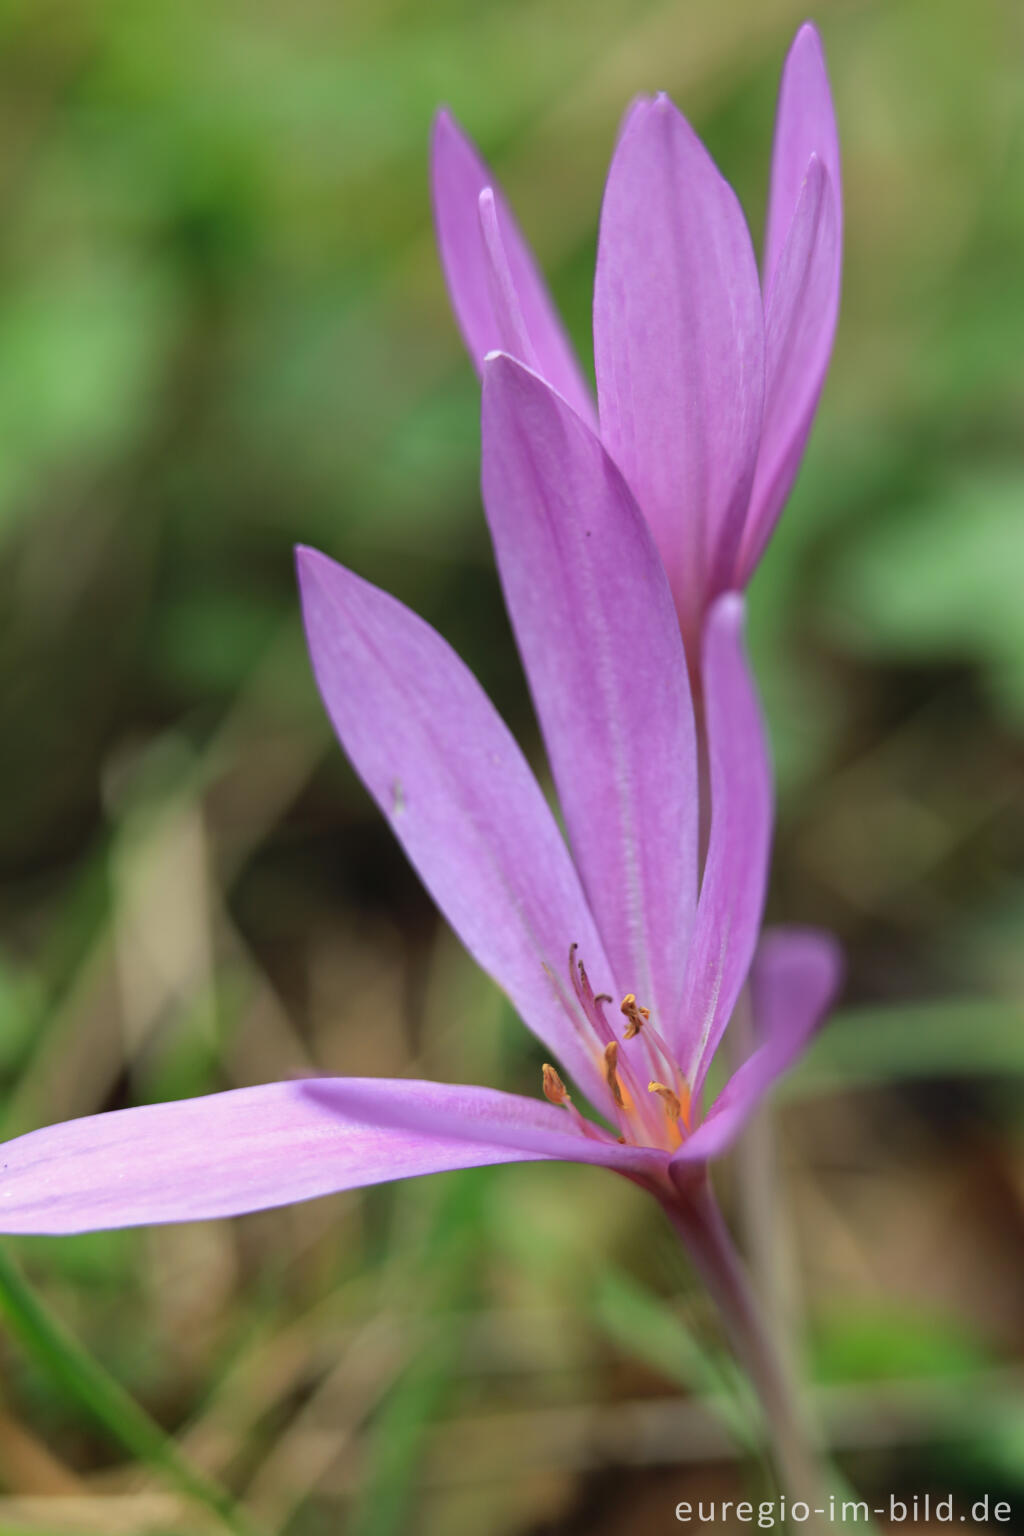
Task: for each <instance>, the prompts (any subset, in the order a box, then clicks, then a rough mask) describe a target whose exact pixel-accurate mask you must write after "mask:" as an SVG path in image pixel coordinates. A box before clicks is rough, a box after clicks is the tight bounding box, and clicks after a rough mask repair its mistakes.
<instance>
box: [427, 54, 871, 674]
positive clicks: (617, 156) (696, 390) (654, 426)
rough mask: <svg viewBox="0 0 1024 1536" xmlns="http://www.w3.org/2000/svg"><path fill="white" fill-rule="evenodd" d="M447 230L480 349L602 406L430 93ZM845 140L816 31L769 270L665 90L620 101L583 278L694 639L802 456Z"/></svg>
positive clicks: (516, 235) (575, 400) (622, 439)
mask: <svg viewBox="0 0 1024 1536" xmlns="http://www.w3.org/2000/svg"><path fill="white" fill-rule="evenodd" d="M432 175H433V192H434V213H435V222H436V225H437V234H438V243H439V246H440V251H441V259H442V263H443V265H444V270H445V275H446V278H447V281H448V287H449V291H450V293H451V298H452V304H453V306H454V309H455V313H456V316H457V318H458V321H459V325H460V328H461V330H462V334H463V336H464V338H465V341H466V345H467V347H468V349H469V352H470V356H471V357H472V359H473V361H474V363H475V364H476V366H477V368H480V369H482V367H483V362H484V359H485V357H486V356H487V354H488V353H489V352H490V351H492V350H494V349H501V350H502V351H505V352H508V353H509V354H510V355H511V356H513V357H516V358H518V359H519V360H520V361H522V362H524V363H526V364H527V365H528V366H529V367H530V368H532V369H533V370H534V371H535V372H537V373H539V374H540V375H541V376H542V377H543V378H545V379H546V380H547V381H548V383H550V384H551V385H552V386H553V388H555V389H557V390H558V392H559V394H561V396H562V397H563V399H565V400H566V401H567V402H568V403H569V404H570V405H571V406H572V407H573V409H574V410H575V411H577V412H578V413H579V415H580V417H581V418H582V419H583V420H584V421H585V422H587V423H588V424H589V425H592V426H593V425H595V423H596V416H595V411H594V406H593V401H592V399H591V394H590V389H589V387H588V385H587V384H586V383H585V382H584V379H583V376H582V374H581V372H580V369H579V366H578V364H577V361H576V359H575V357H574V356H573V353H572V349H571V347H570V345H569V343H568V341H567V339H566V336H565V333H564V331H563V329H562V326H561V324H560V322H559V320H558V317H557V315H556V313H555V311H554V309H553V307H552V304H551V301H550V298H549V296H548V293H547V290H546V288H545V286H544V282H543V279H542V278H541V276H540V275H539V273H538V270H537V267H536V265H535V263H534V260H533V257H532V256H531V254H530V251H529V249H528V247H527V246H526V244H525V242H524V240H523V237H522V235H521V234H520V232H519V230H518V228H517V226H516V223H515V220H514V218H513V216H512V213H511V212H510V210H509V208H508V206H507V204H506V202H505V200H504V198H503V196H502V194H501V191H500V189H499V188H498V186H497V184H496V182H495V180H494V177H493V176H492V175H491V173H490V171H489V170H488V169H487V167H486V166H485V165H484V163H483V162H482V160H481V159H480V157H479V155H478V154H477V152H476V150H475V149H474V147H473V146H472V145H471V143H470V142H469V141H468V140H467V138H466V137H465V136H464V134H463V133H462V132H461V130H460V129H459V128H458V126H457V125H456V123H455V122H454V120H453V119H452V118H451V116H449V115H448V114H447V113H441V114H440V115H439V116H438V118H437V121H436V124H435V130H434V141H433V154H432ZM840 265H841V205H840V184H839V145H838V140H837V137H836V125H835V117H834V114H833V110H832V101H831V96H830V93H829V87H828V79H827V76H826V73H825V61H824V57H823V54H822V49H821V42H820V39H819V37H818V34H817V32H816V31H815V29H814V27H813V26H811V25H810V24H807V25H805V26H803V27H801V29H800V31H799V32H798V33H797V35H796V39H795V41H794V43H793V46H792V48H791V49H790V52H789V57H788V58H787V60H786V66H785V70H784V72H783V77H782V86H781V90H780V94H779V105H778V113H777V118H776V125H775V145H774V152H773V156H772V174H771V195H770V199H769V208H768V223H767V231H766V236H765V252H764V262H763V268H762V281H761V282H759V281H758V273H757V266H756V263H755V260H754V252H753V247H752V245H751V241H750V235H749V232H748V230H747V226H746V223H745V221H744V218H743V213H742V210H741V208H740V206H739V203H738V202H737V200H736V197H735V195H734V193H733V191H732V189H731V187H729V185H728V184H727V183H726V182H725V181H724V180H723V179H722V177H721V175H720V174H719V172H718V170H717V168H716V167H715V165H714V163H713V161H712V160H711V157H710V156H709V155H708V153H707V150H706V149H705V148H704V146H703V145H702V144H701V142H700V140H699V139H698V138H697V136H696V135H695V133H694V132H693V130H692V128H691V127H690V126H689V124H688V123H687V122H686V119H685V118H684V117H683V116H682V115H681V114H680V113H679V112H678V111H677V109H676V108H675V107H674V106H673V105H672V103H671V102H670V101H669V100H668V98H667V97H665V96H658V97H656V98H655V99H654V100H647V99H641V100H639V101H637V102H635V103H634V104H633V106H632V107H631V108H630V110H629V112H628V113H627V115H626V119H625V121H624V123H623V126H622V131H621V133H620V136H619V141H618V144H617V145H616V149H615V153H614V155H613V157H612V163H611V169H610V170H609V173H608V183H607V186H606V188H605V195H604V205H603V208H602V211H601V229H600V238H599V243H598V253H597V273H596V279H595V286H594V358H595V364H596V372H597V396H598V405H599V409H600V433H601V438H602V440H603V442H604V445H605V447H606V448H607V449H608V451H609V453H610V454H611V456H612V458H613V459H614V460H615V462H616V464H617V465H618V466H619V468H620V469H621V471H622V473H623V475H624V476H625V478H626V480H627V482H628V484H629V485H630V487H631V489H632V490H633V493H634V495H635V496H636V499H637V501H638V502H639V503H640V506H641V507H642V508H643V511H644V515H645V516H646V518H647V520H648V522H649V523H650V526H651V529H652V531H653V533H654V538H655V542H656V544H657V546H658V549H659V551H660V553H661V558H662V561H663V563H664V566H665V570H666V572H667V573H668V578H669V584H670V586H671V589H672V594H673V597H674V599H675V602H676V607H677V610H678V613H679V617H680V622H681V624H682V627H683V632H684V635H685V636H686V640H687V650H688V652H689V653H691V654H695V653H696V643H697V639H698V637H699V634H700V626H701V623H702V619H703V615H704V613H705V612H706V611H707V608H708V606H709V605H710V603H711V602H713V601H714V599H715V598H716V597H717V596H718V595H719V594H720V593H722V592H725V591H728V590H730V589H737V590H740V589H742V588H743V587H744V586H745V585H746V583H747V581H748V580H749V578H750V575H751V573H752V571H753V569H754V567H755V565H756V564H757V562H758V560H759V559H760V557H761V554H762V552H763V551H764V548H765V545H766V544H767V542H768V539H769V537H770V535H771V532H772V530H773V528H774V526H775V523H776V520H777V519H778V516H779V512H780V511H781V508H782V505H783V503H784V502H785V499H786V497H787V495H788V494H789V490H790V487H791V486H792V483H793V480H794V478H795V476H796V472H797V469H798V467H799V463H800V459H801V456H802V454H803V450H804V445H805V443H806V441H807V437H808V434H809V432H810V428H811V422H812V419H813V416H814V412H815V408H816V406H817V403H818V397H819V395H820V393H821V389H822V385H823V383H824V379H825V372H826V369H827V367H828V360H829V354H830V352H831V348H832V338H833V334H834V331H835V325H836V316H837V313H838V306H839V284H840Z"/></svg>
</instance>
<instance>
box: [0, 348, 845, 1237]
mask: <svg viewBox="0 0 1024 1536" xmlns="http://www.w3.org/2000/svg"><path fill="white" fill-rule="evenodd" d="M484 372H485V383H484V415H483V431H484V493H485V501H486V506H487V512H488V518H489V522H490V527H491V532H492V535H493V539H494V545H495V550H496V554H497V559H498V565H499V571H500V574H501V579H502V584H503V587H504V591H505V596H506V601H507V604H508V608H509V612H510V615H511V618H512V622H513V626H514V628H515V631H516V636H517V639H518V643H519V647H520V651H521V654H522V657H523V660H524V663H525V666H526V669H527V672H528V675H529V680H530V684H531V688H532V692H533V698H534V701H535V704H536V708H537V712H538V716H539V719H540V722H541V726H542V729H543V733H544V737H545V741H546V744H547V749H548V755H549V759H550V763H551V767H552V771H553V774H554V778H555V782H556V785H557V788H558V794H559V798H560V801H561V807H562V811H563V814H564V818H565V824H566V828H567V832H568V839H569V846H568V847H567V845H566V842H565V841H564V840H563V837H562V834H561V832H560V831H559V828H558V826H557V824H556V821H555V818H554V815H553V813H552V811H551V810H550V808H549V806H548V804H547V801H546V800H545V797H544V795H543V793H542V792H541V790H540V788H539V786H538V783H537V781H536V779H535V778H534V776H533V774H532V772H531V771H530V769H529V768H528V766H527V764H526V762H525V760H524V758H523V757H522V755H521V753H520V751H519V749H518V747H517V746H516V744H515V742H514V740H513V739H512V737H511V736H510V734H509V732H508V730H507V729H506V727H505V726H504V725H503V723H502V721H501V719H500V718H499V716H498V715H497V713H496V712H495V710H494V709H493V707H492V706H491V704H490V703H489V701H488V700H487V698H486V697H485V695H484V694H483V693H482V691H481V690H480V688H479V686H478V684H477V683H476V682H475V680H474V679H473V677H472V676H471V674H470V673H469V672H468V670H467V669H466V667H465V666H464V665H463V664H462V663H461V662H460V661H459V660H458V658H457V657H456V656H455V655H454V653H453V652H452V651H451V650H450V649H449V648H448V646H447V645H446V644H445V642H444V641H443V640H442V639H441V638H440V636H439V635H437V634H436V633H435V632H434V631H433V630H432V629H430V628H429V626H428V625H426V624H425V623H424V622H423V621H422V620H421V619H419V618H417V617H416V616H415V615H414V614H412V613H411V612H409V611H408V610H407V609H406V608H404V607H403V606H402V605H401V604H400V603H398V602H397V601H396V600H395V599H394V598H392V597H390V596H388V595H387V594H385V593H383V592H381V591H379V590H377V589H376V588H374V587H372V586H370V585H368V584H367V583H366V582H365V581H363V580H361V579H360V578H359V577H357V576H355V575H353V574H352V573H351V572H349V571H346V570H344V569H343V568H342V567H340V566H338V565H335V564H334V563H333V562H331V561H330V560H328V559H327V558H326V557H324V556H322V555H319V554H316V553H314V552H312V551H306V550H303V551H300V553H299V575H300V581H301V588H302V599H303V609H304V615H305V622H306V629H307V635H308V640H309V647H310V653H311V656H312V660H313V666H314V669H315V672H316V676H317V681H318V683H319V686H320V691H321V694H322V696H323V699H324V702H325V704H326V707H327V710H328V712H329V714H330V716H331V719H332V721H333V723H334V726H335V729H336V730H337V732H338V735H339V737H340V739H341V741H342V743H343V744H344V746H345V748H346V750H347V752H348V754H349V756H350V758H351V760H352V762H353V764H354V765H355V767H356V769H357V771H358V772H359V774H360V775H361V777H362V778H363V780H364V782H365V784H366V785H367V787H368V789H369V790H370V792H371V794H372V795H373V796H374V798H375V799H376V801H377V802H378V804H379V805H380V807H381V809H382V810H383V812H384V814H385V815H386V816H387V817H388V819H389V821H390V823H391V826H392V828H393V829H394V832H395V834H396V836H397V837H398V839H399V840H400V842H401V843H402V845H403V846H404V848H405V850H406V852H407V854H408V855H409V857H410V859H411V860H412V862H413V864H414V865H415V866H416V868H417V870H418V871H419V873H420V875H421V877H422V878H423V880H424V882H425V884H426V885H427V887H428V888H429V890H430V891H431V893H432V895H433V897H434V899H435V900H436V902H437V904H438V906H439V907H440V909H441V910H442V912H444V914H445V915H446V917H447V918H448V920H449V921H450V923H451V924H452V926H453V927H454V928H455V930H456V932H457V933H458V934H459V935H460V936H461V938H462V940H463V942H464V943H465V945H466V947H467V948H468V949H469V951H470V952H471V954H473V955H474V957H475V958H476V959H477V961H478V962H479V963H480V964H481V965H482V966H483V968H484V969H485V970H487V971H488V972H489V973H490V974H491V975H492V976H493V977H494V978H495V980H496V981H497V982H498V983H499V984H500V985H501V986H502V987H503V988H504V990H505V992H506V993H507V994H508V996H509V997H510V998H511V1000H512V1002H513V1004H514V1005H515V1007H516V1009H517V1010H518V1012H519V1013H520V1014H521V1016H522V1017H523V1019H524V1020H525V1022H526V1023H527V1024H528V1025H529V1027H530V1028H531V1029H532V1030H533V1031H534V1033H535V1034H536V1035H537V1036H538V1037H539V1039H540V1040H541V1041H542V1042H543V1044H544V1047H545V1049H546V1052H547V1053H548V1055H549V1057H550V1061H549V1062H548V1064H547V1065H546V1066H545V1068H544V1071H543V1075H542V1081H540V1082H538V1085H537V1086H538V1091H537V1095H536V1097H517V1096H516V1095H512V1094H507V1093H501V1092H499V1091H497V1090H495V1089H490V1088H476V1087H462V1086H458V1087H457V1086H445V1085H439V1084H435V1083H423V1082H411V1081H404V1080H403V1081H385V1080H376V1079H353V1080H349V1079H314V1080H310V1081H301V1082H290V1083H277V1084H272V1085H269V1086H266V1087H255V1088H243V1089H238V1090H235V1091H231V1092H226V1093H221V1094H213V1095H210V1096H209V1097H205V1098H201V1099H194V1100H188V1101H185V1102H182V1103H169V1104H159V1105H154V1106H148V1107H142V1108H137V1109H127V1110H121V1111H116V1112H113V1113H110V1114H105V1115H100V1116H94V1117H90V1118H86V1119H81V1120H75V1121H71V1122H68V1123H66V1124H63V1125H58V1126H54V1127H51V1128H49V1129H45V1130H39V1131H35V1132H32V1133H30V1134H29V1135H26V1136H23V1137H21V1138H19V1139H18V1140H16V1141H13V1142H10V1143H8V1144H7V1145H6V1146H4V1147H3V1148H2V1149H0V1230H3V1231H6V1232H43V1233H46V1232H49V1233H59V1232H80V1231H84V1230H88V1229H95V1228H102V1227H113V1226H125V1225H130V1224H135V1223H148V1222H163V1221H180V1220H189V1219H195V1218H202V1217H213V1216H225V1215H230V1214H234V1213H237V1212H242V1211H251V1210H256V1209H260V1208H262V1207H266V1206H272V1205H279V1204H282V1203H285V1202H288V1201H293V1200H301V1199H305V1198H308V1197H309V1196H312V1195H319V1194H324V1193H327V1192H328V1191H332V1190H340V1189H348V1188H353V1187H355V1186H358V1185H363V1184H369V1183H373V1182H375V1181H377V1180H381V1179H390V1178H398V1177H402V1176H405V1175H410V1174H420V1173H430V1172H434V1171H437V1170H440V1169H447V1168H456V1167H469V1166H475V1165H478V1164H483V1163H496V1162H515V1161H532V1160H537V1159H543V1158H555V1159H567V1160H571V1161H576V1162H582V1163H599V1164H602V1165H604V1166H606V1167H608V1168H611V1169H613V1170H615V1171H617V1172H619V1173H623V1174H626V1175H627V1176H629V1177H630V1178H632V1179H634V1180H637V1181H639V1182H640V1183H642V1184H645V1185H647V1186H648V1187H649V1188H650V1189H651V1190H652V1191H654V1192H655V1193H656V1194H657V1195H658V1197H659V1199H661V1200H662V1202H663V1203H666V1202H668V1203H671V1202H673V1201H675V1200H676V1198H677V1195H678V1192H679V1191H680V1190H690V1189H693V1188H695V1187H696V1184H697V1183H698V1182H699V1181H700V1178H701V1176H702V1171H703V1168H704V1166H705V1164H706V1162H707V1160H708V1159H709V1158H710V1157H713V1156H715V1155H716V1154H718V1153H720V1152H721V1151H723V1150H724V1148H725V1147H726V1146H727V1145H728V1144H729V1143H730V1142H731V1140H732V1139H733V1137H734V1136H735V1135H736V1133H737V1131H738V1130H739V1128H740V1127H741V1125H742V1124H743V1122H744V1120H745V1119H746V1118H747V1116H748V1115H749V1114H750V1112H751V1110H752V1108H753V1107H754V1105H755V1104H756V1103H757V1102H758V1101H759V1100H760V1098H761V1097H762V1096H763V1094H764V1093H765V1091H766V1090H767V1088H768V1087H769V1085H770V1084H771V1082H772V1081H773V1080H774V1079H775V1078H776V1076H777V1075H778V1073H779V1072H780V1071H781V1070H783V1068H784V1067H785V1066H786V1065H787V1064H788V1063H789V1061H790V1060H791V1059H792V1057H793V1056H794V1055H795V1054H796V1053H797V1052H798V1051H799V1049H800V1047H801V1046H802V1045H803V1043H804V1041H805V1040H806V1038H807V1036H808V1035H809V1034H810V1032H811V1030H812V1028H813V1027H814V1025H815V1024H816V1023H817V1022H818V1020H819V1018H820V1017H821V1014H822V1011H823V1009H824V1007H825V1005H826V1003H827V1001H828V998H829V996H830V994H831V992H832V989H833V986H834V981H835V974H836V959H835V954H834V951H833V948H832V946H831V944H830V942H829V941H828V940H826V939H824V938H823V937H822V936H819V935H817V934H814V933H812V932H809V931H796V932H789V933H777V934H775V935H774V936H773V937H770V938H769V939H767V940H766V941H764V942H763V943H762V944H761V947H760V949H759V950H758V952H757V958H756V960H755V959H754V956H755V950H756V949H757V945H758V935H759V931H760V925H761V914H762V904H763V898H764V887H765V879H766V870H767V861H768V854H769V841H770V826H771V786H770V776H769V767H768V761H767V756H766V751H765V743H764V738H763V733H762V727H761V722H760V719H759V715H758V710H757V704H756V700H755V697H754V694H753V691H752V686H751V681H750V678H749V674H748V671H747V666H746V662H745V658H744V655H743V649H742V637H741V620H742V602H741V599H740V598H739V597H737V596H735V595H726V596H724V597H722V598H721V599H719V600H718V601H717V602H716V603H715V604H714V605H713V606H712V609H711V611H710V613H709V616H708V620H707V624H706V627H705V633H704V644H703V660H702V665H701V671H702V685H703V694H704V708H705V713H706V728H707V736H708V745H709V759H710V807H709V828H710V833H709V841H708V847H707V854H706V858H705V859H704V861H703V869H702V872H701V873H700V876H699V878H698V849H697V844H698V820H699V810H698V774H697V765H696V753H695V732H694V722H693V711H692V707H691V700H690V693H689V685H688V680H687V667H686V664H685V661H684V656H683V647H682V640H681V637H680V631H679V626H678V624H677V622H676V618H675V612H674V608H673V603H672V597H671V593H670V590H669V585H668V581H667V579H666V576H665V572H664V569H663V567H662V564H661V561H660V559H659V556H658V552H657V550H656V548H655V546H654V542H653V539H652V538H651V534H650V531H649V529H648V526H647V524H646V522H645V520H644V518H643V516H642V514H641V513H640V511H639V508H638V507H637V505H636V502H635V500H634V498H633V496H632V494H631V493H630V491H629V489H628V487H627V485H626V483H625V481H624V480H623V478H622V476H621V474H620V473H619V471H618V470H617V468H616V467H615V465H614V464H613V463H612V461H611V459H610V458H609V456H608V454H607V452H606V450H605V449H604V448H603V447H602V445H601V443H600V442H599V441H598V439H597V437H596V436H595V435H594V434H593V432H592V431H591V430H590V428H589V427H587V426H586V425H585V424H584V423H583V421H582V420H581V419H580V417H579V416H578V415H577V414H576V413H575V412H574V411H573V410H572V409H571V408H570V407H569V406H568V405H567V404H566V403H565V402H564V401H563V400H562V399H561V398H560V397H559V395H558V394H557V393H556V392H555V391H553V390H552V389H550V388H549V387H548V386H547V385H546V384H545V383H544V382H543V381H542V380H541V379H540V378H538V377H537V376H536V375H535V374H533V373H532V372H530V371H529V370H528V369H526V368H524V367H523V366H522V365H521V364H519V363H517V362H515V361H514V360H512V359H511V358H509V357H507V356H504V355H498V356H494V357H492V358H491V359H489V360H488V362H487V363H486V365H485V370H484ZM581 511H582V514H583V515H581ZM752 961H753V962H754V963H753V974H752V985H753V999H754V1009H755V1015H756V1019H757V1025H758V1029H759V1032H760V1038H761V1043H760V1044H759V1045H758V1047H757V1049H756V1050H755V1051H754V1053H753V1054H752V1055H751V1057H750V1058H749V1060H747V1061H746V1062H745V1063H744V1065H742V1066H741V1067H740V1068H739V1070H738V1071H737V1072H736V1074H735V1076H733V1077H732V1078H731V1080H730V1081H729V1082H728V1083H727V1084H726V1086H725V1087H724V1088H723V1089H722V1090H721V1092H720V1093H719V1095H718V1097H717V1098H715V1099H714V1101H713V1102H712V1103H711V1105H710V1107H709V1108H707V1109H706V1110H705V1109H704V1108H703V1107H702V1104H703V1099H704V1097H705V1094H704V1085H705V1078H706V1074H707V1071H708V1067H709V1065H710V1062H711V1059H712V1057H713V1055H714V1053H715V1050H716V1047H717V1046H718V1044H719V1042H720V1040H721V1037H722V1034H723V1032H724V1030H725V1028H726V1025H727V1024H728V1022H729V1019H730V1016H731V1014H732V1012H733V1009H734V1007H735V1005H736V1002H737V999H738V997H739V995H740V991H741V988H742V987H743V986H744V983H745V982H746V980H747V976H748V972H749V971H750V970H751V963H752ZM542 1089H543V1096H542V1093H541V1090H542ZM588 1104H589V1106H592V1107H593V1111H596V1114H594V1113H593V1112H592V1111H591V1110H590V1109H588Z"/></svg>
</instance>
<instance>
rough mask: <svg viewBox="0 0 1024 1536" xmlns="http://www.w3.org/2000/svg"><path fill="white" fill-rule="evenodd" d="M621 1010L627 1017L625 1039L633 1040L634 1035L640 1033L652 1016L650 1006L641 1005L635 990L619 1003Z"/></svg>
mask: <svg viewBox="0 0 1024 1536" xmlns="http://www.w3.org/2000/svg"><path fill="white" fill-rule="evenodd" d="M619 1012H620V1013H623V1014H625V1017H626V1028H625V1029H624V1030H623V1039H625V1040H632V1039H633V1036H634V1035H638V1034H639V1033H640V1031H641V1030H642V1029H643V1027H644V1025H645V1024H646V1023H647V1020H648V1019H649V1018H650V1016H651V1010H650V1009H649V1008H641V1007H640V1005H639V1003H638V1002H637V1000H636V994H635V993H634V992H627V993H626V995H625V997H624V998H623V999H622V1002H621V1003H620V1004H619Z"/></svg>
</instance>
